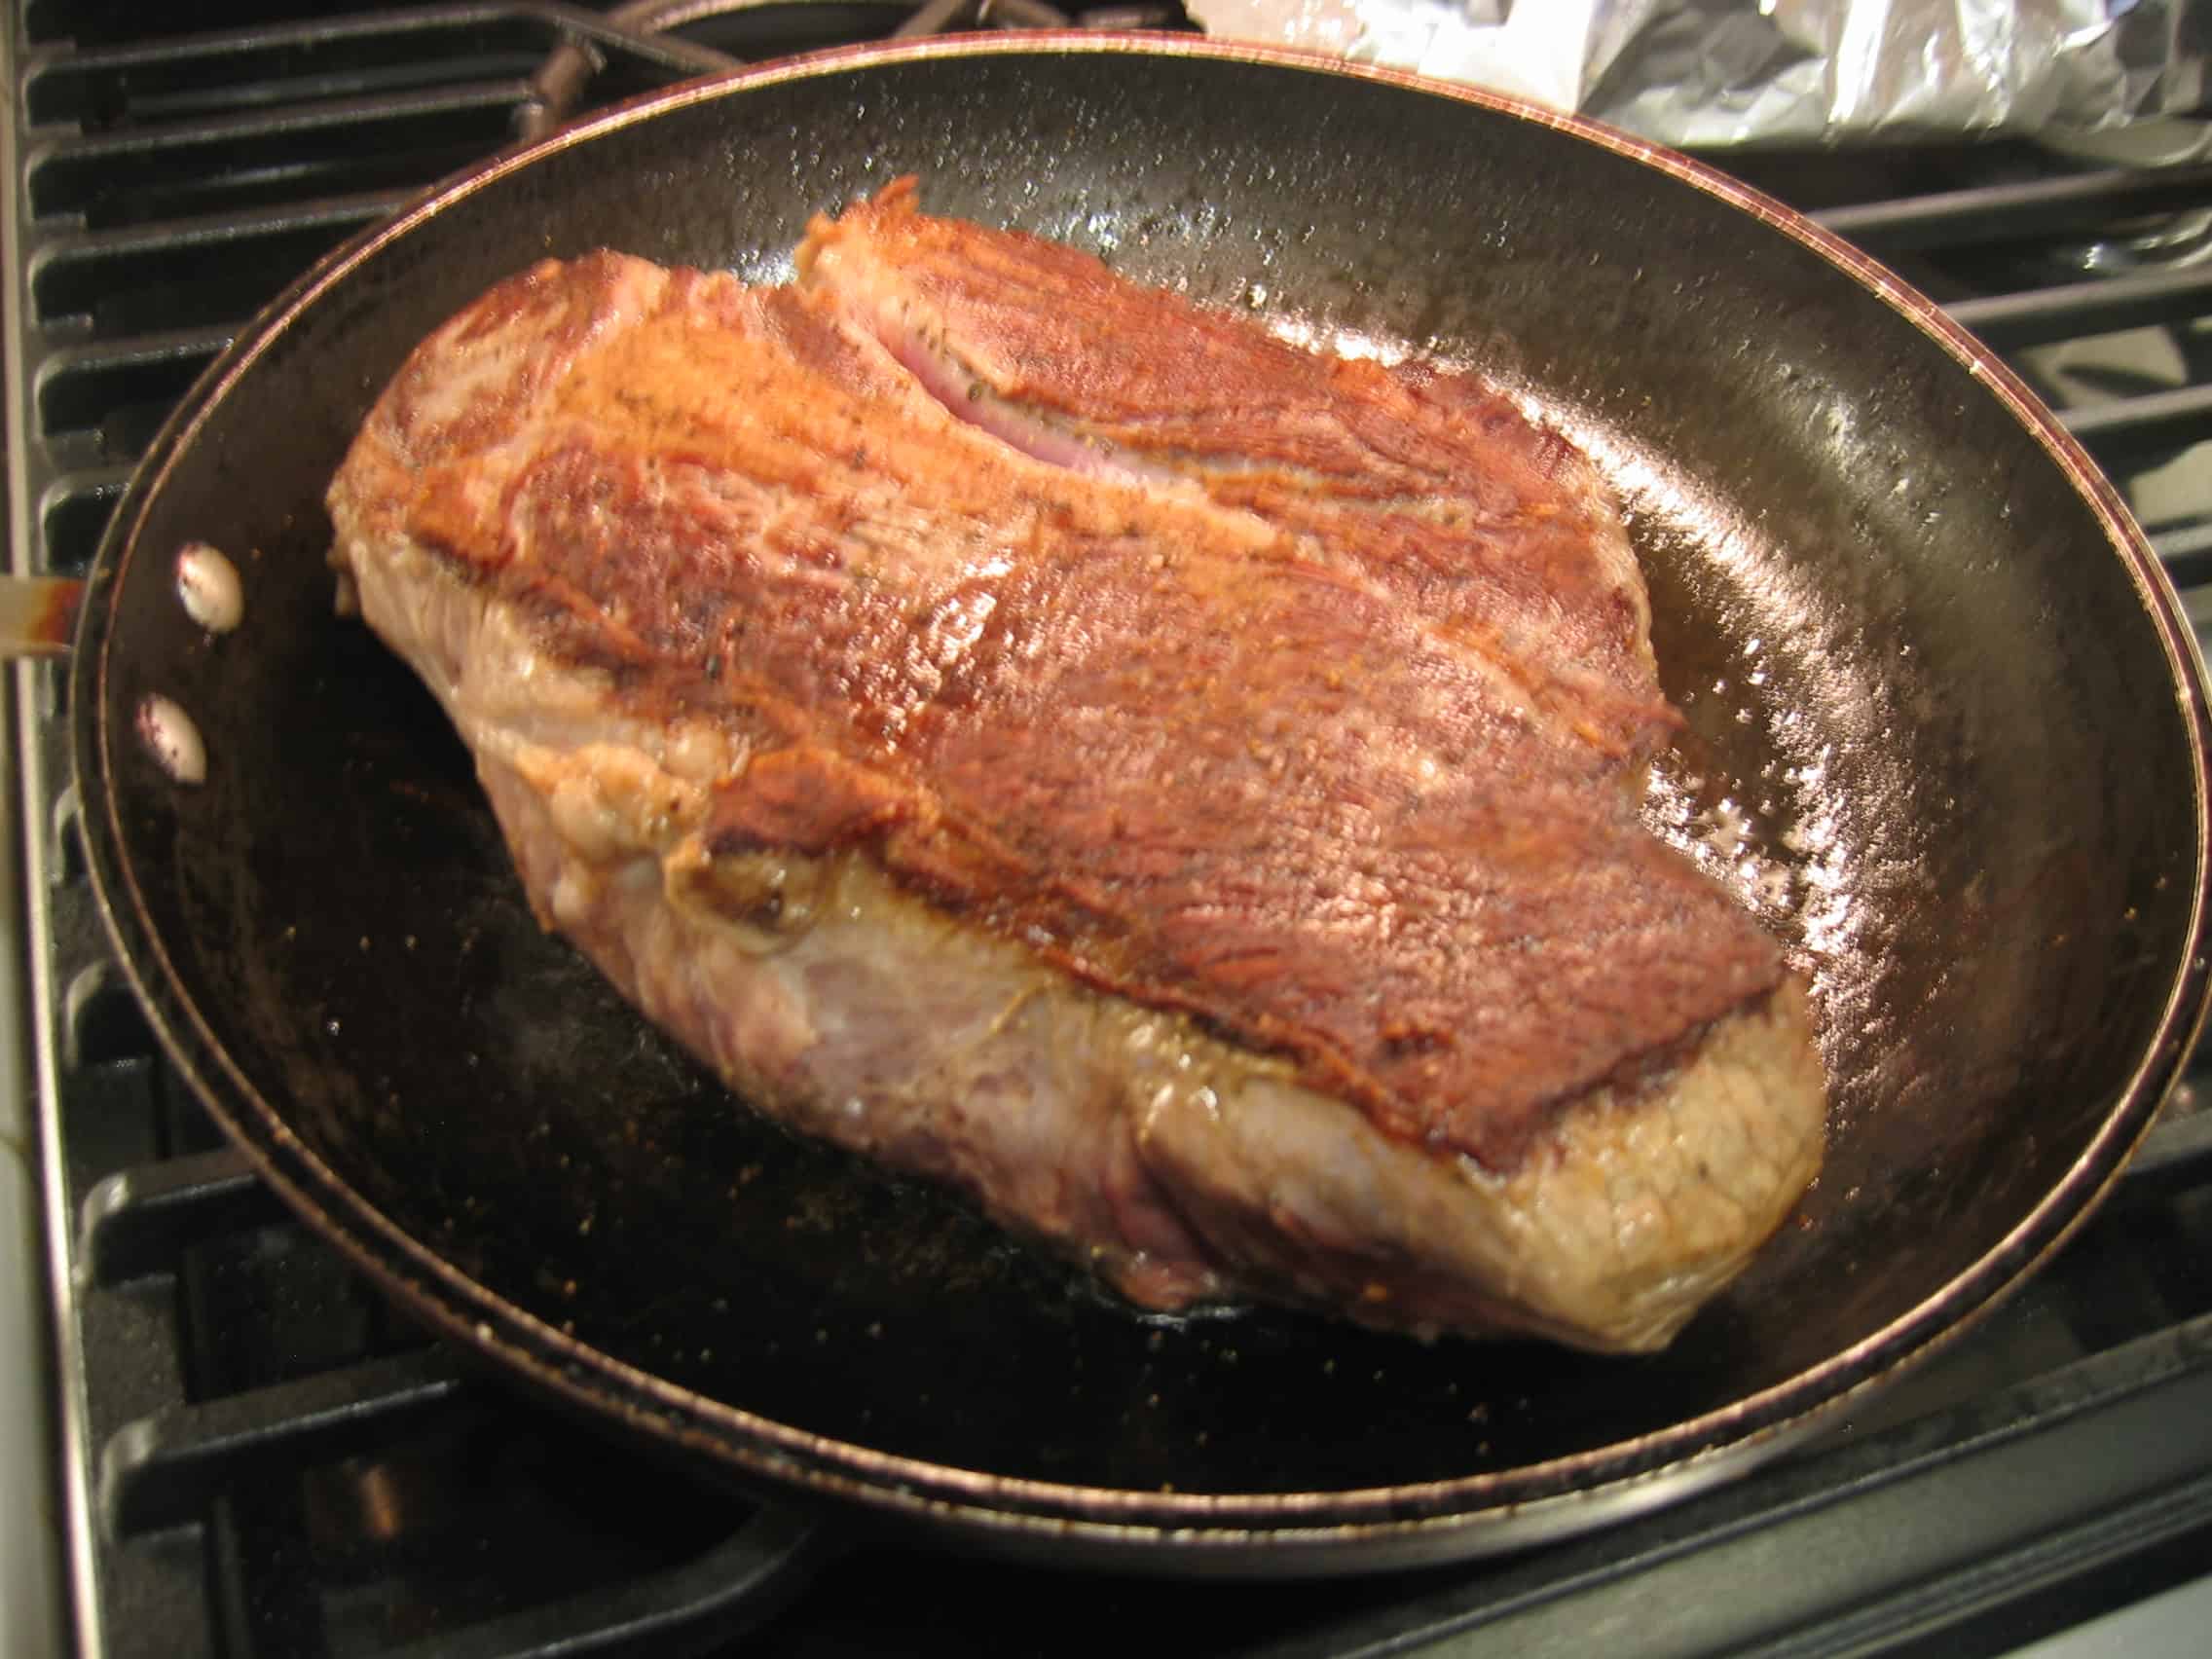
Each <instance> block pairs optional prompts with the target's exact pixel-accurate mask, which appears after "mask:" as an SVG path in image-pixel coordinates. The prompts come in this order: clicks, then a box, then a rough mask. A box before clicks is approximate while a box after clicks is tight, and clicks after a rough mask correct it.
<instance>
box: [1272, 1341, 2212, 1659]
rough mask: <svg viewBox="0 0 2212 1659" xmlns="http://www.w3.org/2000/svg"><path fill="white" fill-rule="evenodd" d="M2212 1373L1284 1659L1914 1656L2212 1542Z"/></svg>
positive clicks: (1776, 1479) (2150, 1380) (2025, 1402)
mask: <svg viewBox="0 0 2212 1659" xmlns="http://www.w3.org/2000/svg"><path fill="white" fill-rule="evenodd" d="M2208 1358H2212V1315H2205V1316H2202V1317H2199V1318H2196V1319H2193V1320H2190V1321H2188V1322H2186V1323H2184V1324H2182V1325H2179V1326H2176V1327H2174V1328H2172V1329H2170V1330H2166V1331H2160V1332H2157V1333H2155V1334H2154V1335H2151V1336H2148V1337H2144V1338H2141V1339H2139V1340H2138V1341H2136V1342H2134V1343H2131V1344H2127V1345H2125V1346H2121V1347H2118V1348H2114V1349H2111V1350H2108V1351H2107V1352H2104V1353H2100V1354H2096V1355H2093V1356H2091V1357H2090V1358H2087V1359H2084V1360H2081V1361H2079V1362H2076V1363H2075V1364H2073V1365H2069V1366H2066V1367H2063V1368H2061V1369H2059V1370H2057V1371H2054V1372H2052V1373H2049V1374H2047V1375H2046V1376H2043V1377H2040V1378H2037V1379H2035V1380H2033V1381H2031V1382H2028V1383H2019V1384H2016V1385H2014V1386H2012V1387H2009V1388H2007V1389H2004V1390H2002V1391H2000V1392H1998V1393H1996V1394H1994V1395H1992V1396H1989V1397H1985V1398H1981V1399H1976V1400H1972V1401H1970V1402H1968V1403H1966V1404H1964V1405H1961V1406H1958V1407H1955V1408H1952V1409H1951V1410H1949V1411H1947V1412H1944V1413H1941V1414H1938V1415H1937V1416H1936V1417H1935V1418H1933V1419H1921V1420H1915V1421H1910V1422H1906V1423H1904V1424H1901V1425H1899V1426H1898V1427H1895V1428H1891V1429H1888V1430H1885V1431H1883V1432H1881V1433H1879V1434H1874V1435H1869V1436H1866V1437H1864V1438H1862V1439H1861V1440H1857V1441H1853V1442H1849V1443H1846V1444H1844V1445H1842V1446H1840V1447H1837V1448H1835V1449H1833V1450H1831V1451H1828V1452H1826V1453H1820V1454H1815V1455H1812V1456H1806V1457H1802V1458H1800V1459H1798V1460H1796V1461H1793V1462H1789V1463H1786V1464H1782V1465H1778V1466H1777V1467H1776V1468H1774V1469H1773V1470H1770V1471H1769V1472H1768V1473H1766V1474H1764V1475H1762V1476H1761V1477H1760V1478H1759V1479H1758V1480H1757V1481H1754V1482H1749V1483H1741V1484H1738V1485H1734V1486H1729V1487H1724V1488H1722V1489H1720V1490H1719V1491H1717V1492H1715V1493H1710V1494H1708V1495H1706V1496H1704V1497H1700V1498H1694V1499H1692V1500H1690V1501H1689V1502H1688V1503H1686V1504H1683V1505H1681V1506H1679V1507H1677V1508H1675V1509H1671V1510H1667V1511H1664V1512H1662V1513H1661V1514H1660V1515H1658V1516H1655V1517H1652V1518H1649V1519H1646V1520H1645V1521H1642V1522H1640V1523H1639V1529H1640V1530H1639V1533H1638V1537H1639V1546H1640V1547H1639V1548H1638V1549H1637V1551H1636V1552H1635V1553H1633V1554H1631V1555H1627V1556H1622V1555H1620V1553H1619V1549H1618V1545H1619V1539H1618V1538H1617V1537H1615V1538H1612V1539H1610V1540H1609V1541H1608V1539H1607V1538H1606V1537H1605V1536H1604V1535H1600V1536H1598V1537H1595V1538H1591V1539H1584V1540H1575V1541H1571V1542H1569V1543H1567V1544H1565V1545H1561V1546H1557V1547H1555V1548H1553V1549H1551V1550H1548V1551H1546V1552H1544V1553H1542V1554H1539V1555H1536V1556H1532V1557H1529V1558H1525V1559H1516V1560H1513V1561H1509V1562H1506V1563H1504V1564H1502V1565H1501V1566H1500V1567H1499V1568H1498V1569H1497V1570H1496V1571H1494V1572H1492V1573H1487V1574H1477V1575H1475V1576H1473V1577H1472V1578H1469V1579H1466V1580H1463V1581H1460V1582H1455V1583H1451V1584H1448V1585H1446V1586H1445V1587H1443V1588H1442V1589H1440V1590H1438V1591H1435V1592H1430V1593H1423V1592H1421V1591H1419V1590H1418V1589H1416V1590H1414V1591H1412V1592H1411V1593H1409V1594H1408V1595H1406V1596H1405V1597H1404V1598H1403V1599H1402V1600H1399V1601H1395V1602H1393V1603H1391V1604H1388V1605H1385V1606H1383V1607H1382V1608H1380V1609H1377V1610H1371V1611H1367V1612H1364V1613H1361V1614H1358V1615H1355V1616H1354V1617H1353V1618H1352V1619H1350V1620H1347V1621H1337V1622H1330V1623H1325V1624H1322V1625H1318V1626H1316V1627H1315V1628H1314V1629H1312V1630H1311V1631H1310V1632H1309V1633H1306V1634H1304V1635H1302V1636H1300V1637H1298V1638H1295V1639H1292V1640H1291V1641H1287V1642H1284V1643H1281V1644H1279V1645H1274V1646H1270V1647H1268V1648H1267V1649H1265V1655H1266V1659H1321V1656H1323V1655H1327V1656H1330V1659H1344V1656H1349V1655H1357V1656H1359V1659H1383V1656H1384V1655H1397V1654H1403V1653H1407V1652H1411V1651H1413V1650H1414V1649H1416V1648H1417V1647H1418V1648H1423V1649H1425V1648H1427V1647H1428V1646H1430V1644H1432V1643H1434V1644H1438V1645H1442V1644H1444V1643H1447V1642H1456V1644H1457V1645H1455V1646H1454V1647H1453V1649H1452V1650H1453V1651H1464V1652H1476V1651H1481V1652H1486V1653H1488V1652H1496V1653H1511V1654H1514V1655H1516V1656H1517V1659H1570V1656H1579V1655H1582V1654H1585V1653H1588V1652H1589V1651H1590V1650H1591V1645H1592V1633H1593V1632H1599V1631H1607V1630H1611V1631H1634V1632H1635V1633H1636V1640H1635V1643H1634V1645H1635V1648H1636V1651H1637V1652H1638V1653H1639V1654H1641V1655H1645V1656H1646V1659H1668V1656H1671V1655H1682V1656H1685V1659H1686V1656H1688V1655H1702V1654H1711V1653H1729V1654H1735V1655H1748V1654H1762V1655H1777V1656H1779V1655H1785V1654H1787V1655H1791V1656H1793V1659H1794V1656H1801V1659H1810V1656H1812V1655H1822V1656H1826V1655H1843V1654H1853V1653H1872V1652H1885V1653H1888V1652H1897V1651H1899V1650H1900V1649H1901V1648H1903V1647H1904V1646H1905V1644H1906V1643H1907V1642H1909V1641H1914V1640H1925V1639H1929V1638H1932V1637H1934V1636H1935V1635H1936V1633H1939V1632H1941V1631H1943V1630H1945V1629H1946V1628H1948V1627H1953V1626H1955V1625H1957V1624H1958V1623H1959V1622H1961V1621H1963V1620H1965V1619H1967V1618H1969V1617H1971V1616H1972V1614H1974V1613H1975V1612H1977V1611H1979V1610H1981V1609H1982V1608H1983V1607H1985V1606H1987V1605H1990V1604H1994V1603H1996V1602H1999V1601H2003V1600H2006V1599H2009V1598H2015V1597H2021V1596H2028V1595H2033V1594H2035V1593H2037V1592H2038V1591H2040V1590H2046V1589H2049V1588H2052V1587H2055V1586H2057V1585H2060V1584H2062V1583H2066V1582H2068V1581H2071V1580H2074V1579H2076V1578H2078V1577H2079V1576H2080V1575H2082V1574H2085V1573H2088V1572H2091V1571H2093V1569H2094V1568H2095V1567H2098V1566H2099V1565H2101V1564H2102V1563H2104V1562H2107V1561H2110V1560H2114V1559H2117V1558H2119V1557H2120V1556H2123V1555H2130V1554H2133V1553H2135V1552H2142V1551H2150V1550H2154V1549H2156V1548H2157V1546H2159V1545H2160V1544H2162V1543H2164V1542H2167V1541H2170V1540H2172V1539H2175V1538H2181V1537H2188V1536H2191V1535H2193V1534H2194V1533H2197V1532H2200V1531H2202V1530H2205V1529H2207V1528H2212V1473H2206V1472H2205V1471H2206V1470H2207V1469H2212V1366H2208V1365H2207V1363H2206V1362H2207V1360H2208ZM2177 1470H2182V1471H2194V1472H2192V1473H2188V1474H2184V1475H2181V1476H2177V1474H2176V1471H2177ZM2084 1517H2085V1518H2086V1519H2084ZM2053 1539H2063V1540H2065V1543H2064V1546H2063V1547H2059V1548H2051V1547H2048V1546H2049V1544H2050V1541H2051V1540H2053ZM2184 1554H2185V1561H2186V1557H2187V1553H2186V1552H2184ZM2200 1569H2201V1562H2196V1563H2195V1564H2194V1567H2189V1566H2187V1565H2185V1566H2183V1567H2181V1568H2180V1569H2179V1574H2178V1575H2181V1576H2186V1575H2188V1574H2189V1573H2190V1572H2191V1571H2194V1570H2200ZM2159 1587H2160V1586H2153V1587H2151V1588H2159ZM2140 1593H2148V1590H2145V1591H2142V1592H2140ZM2076 1616H2077V1617H2078V1616H2080V1612H2079V1609H2077V1611H2076ZM1943 1650H1944V1651H1958V1650H1959V1649H1958V1648H1957V1647H1956V1645H1955V1644H1954V1645H1951V1646H1948V1647H1945V1648H1944V1649H1943ZM1251 1659H1259V1656H1258V1655H1253V1656H1251Z"/></svg>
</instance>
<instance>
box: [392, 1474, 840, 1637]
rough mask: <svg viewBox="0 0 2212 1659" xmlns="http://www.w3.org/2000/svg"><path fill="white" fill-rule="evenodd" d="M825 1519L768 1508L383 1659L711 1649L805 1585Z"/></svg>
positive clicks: (823, 1542)
mask: <svg viewBox="0 0 2212 1659" xmlns="http://www.w3.org/2000/svg"><path fill="white" fill-rule="evenodd" d="M834 1547H835V1546H834V1544H832V1543H830V1541H829V1540H828V1537H827V1528H826V1526H825V1524H824V1523H823V1522H822V1521H820V1520H818V1519H816V1520H809V1519H805V1518H803V1517H802V1516H801V1515H800V1514H799V1512H797V1511H795V1510H790V1509H785V1508H781V1507H778V1506H774V1505H770V1506H769V1507H766V1508H763V1509H760V1510H757V1511H756V1512H755V1513H754V1514H753V1515H752V1516H751V1517H750V1518H749V1519H748V1520H747V1521H746V1522H745V1523H744V1524H743V1525H742V1526H740V1527H739V1528H738V1529H737V1530H736V1531H734V1532H732V1533H731V1534H730V1535H729V1536H728V1537H727V1538H725V1539H723V1540H722V1541H721V1542H720V1543H719V1544H717V1545H716V1546H714V1547H713V1548H712V1549H709V1550H707V1551H705V1552H703V1553H702V1554H700V1555H698V1556H696V1557H694V1558H693V1559H691V1560H690V1561H688V1562H685V1563H684V1564H683V1565H682V1566H681V1567H674V1568H672V1569H670V1570H668V1571H665V1572H657V1573H651V1574H647V1575H645V1576H641V1577H638V1578H634V1579H630V1580H628V1581H625V1582H623V1583H621V1584H618V1585H615V1586H613V1587H611V1588H609V1589H606V1590H599V1591H593V1592H590V1593H588V1594H585V1595H581V1596H575V1597H571V1598H568V1599H566V1600H563V1601H557V1602H553V1603H551V1604H547V1605H544V1606H540V1607H533V1608H530V1609H528V1610H527V1611H524V1612H519V1613H513V1614H509V1615H507V1616H506V1617H503V1618H498V1619H492V1620H488V1621H486V1622H485V1623H483V1624H480V1625H475V1626H471V1627H470V1628H468V1629H465V1630H459V1631H453V1632H448V1633H446V1634H444V1635H441V1636H438V1637H435V1638H432V1639H430V1640H429V1641H423V1642H411V1643H409V1644H408V1645H406V1646H404V1647H398V1648H394V1649H391V1650H390V1651H389V1652H388V1653H387V1655H386V1659H584V1656H585V1655H587V1654H588V1655H591V1656H592V1659H631V1656H635V1659H686V1656H689V1655H695V1654H707V1653H720V1652H723V1651H724V1650H725V1648H726V1645H727V1644H728V1643H729V1642H731V1641H736V1640H737V1639H739V1638H741V1637H743V1636H745V1635H747V1634H748V1633H750V1632H752V1631H755V1630H757V1629H758V1628H759V1627H760V1626H761V1625H763V1624H765V1623H766V1622H767V1621H768V1620H769V1619H770V1618H772V1617H773V1616H774V1615H775V1614H776V1613H778V1612H780V1611H781V1610H782V1609H783V1607H784V1605H785V1604H786V1603H787V1602H788V1601H789V1600H790V1599H791V1598H792V1597H793V1596H794V1595H795V1594H796V1593H797V1592H798V1591H800V1590H802V1589H804V1588H805V1587H806V1585H807V1584H808V1583H809V1582H811V1580H812V1578H813V1575H814V1570H815V1567H816V1566H817V1565H818V1563H819V1562H820V1561H821V1560H822V1559H823V1558H824V1557H825V1556H826V1555H827V1554H828V1553H829V1551H830V1550H831V1549H833V1548H834Z"/></svg>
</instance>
